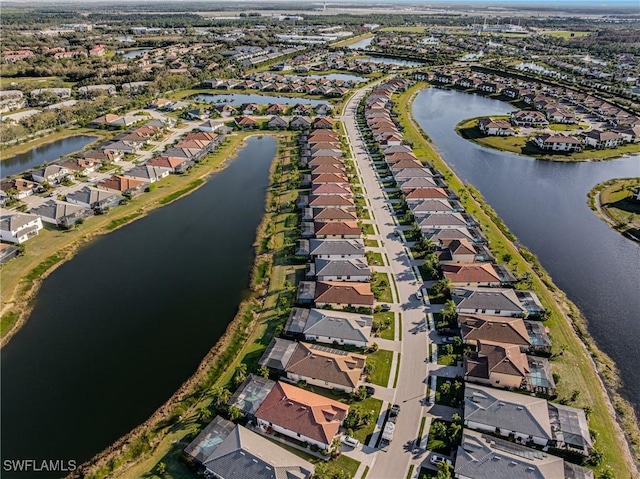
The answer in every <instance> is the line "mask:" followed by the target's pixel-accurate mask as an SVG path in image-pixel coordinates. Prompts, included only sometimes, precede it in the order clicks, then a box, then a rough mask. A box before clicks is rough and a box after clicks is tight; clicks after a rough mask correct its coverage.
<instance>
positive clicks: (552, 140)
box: [533, 133, 582, 152]
mask: <svg viewBox="0 0 640 479" xmlns="http://www.w3.org/2000/svg"><path fill="white" fill-rule="evenodd" d="M533 143H534V144H535V145H536V146H537V147H538V148H540V149H541V150H544V151H565V152H572V151H580V150H581V149H582V142H581V141H580V140H579V139H578V138H576V137H575V136H569V135H560V134H550V133H544V134H542V135H536V136H534V137H533Z"/></svg>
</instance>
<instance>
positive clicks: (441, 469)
mask: <svg viewBox="0 0 640 479" xmlns="http://www.w3.org/2000/svg"><path fill="white" fill-rule="evenodd" d="M452 472H453V471H452V470H451V465H450V464H449V463H448V462H446V461H444V462H441V463H439V464H438V474H437V475H436V479H452V477H453V476H452V475H451V473H452Z"/></svg>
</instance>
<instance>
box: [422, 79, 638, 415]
mask: <svg viewBox="0 0 640 479" xmlns="http://www.w3.org/2000/svg"><path fill="white" fill-rule="evenodd" d="M512 110H513V107H511V105H509V104H507V103H503V102H500V101H497V100H493V99H491V98H486V97H483V96H480V95H475V94H473V95H471V94H467V93H461V92H458V91H453V90H441V89H435V88H430V89H427V90H423V91H422V92H420V93H419V94H418V95H417V96H416V99H415V102H414V103H413V114H414V116H415V119H416V121H417V122H418V124H419V125H420V126H421V127H422V128H423V130H424V131H425V133H426V134H427V135H429V137H430V138H431V139H432V141H433V142H434V144H435V145H436V147H437V150H438V151H439V153H440V154H441V155H442V158H443V159H444V160H445V161H446V162H447V163H448V164H449V165H450V166H451V168H453V170H454V171H455V172H456V174H457V175H458V176H459V177H460V178H461V179H462V180H464V181H466V182H469V183H471V184H472V185H474V186H475V187H476V188H478V190H480V192H481V193H482V195H483V196H484V198H485V199H486V200H487V202H488V203H489V204H490V205H491V206H492V207H493V208H494V209H495V210H496V211H497V213H498V215H499V216H500V217H501V218H502V219H503V220H504V221H505V223H506V224H507V226H508V227H509V229H510V230H511V231H512V232H513V233H514V234H515V235H516V236H517V237H518V239H519V241H520V242H521V243H522V244H524V245H526V246H527V247H528V248H529V249H530V250H531V251H533V253H535V254H536V255H537V256H538V258H539V259H540V262H541V263H542V265H543V266H544V268H545V269H546V270H547V271H548V272H549V273H550V274H551V276H552V277H553V280H554V282H555V283H556V284H557V285H558V287H560V288H561V289H562V290H563V291H565V292H566V293H567V295H568V297H569V299H571V301H573V302H574V303H575V304H576V305H577V306H578V307H579V308H580V310H581V311H582V313H583V314H584V316H585V317H586V318H587V321H588V328H589V332H590V333H591V335H592V336H593V338H594V339H595V341H596V343H597V344H598V346H599V347H600V348H601V349H602V350H603V351H604V352H605V353H606V354H608V355H609V356H610V357H611V358H612V359H613V360H614V361H615V362H616V364H617V366H618V368H619V370H620V375H621V378H622V381H623V385H624V386H623V390H624V393H625V395H626V396H627V398H628V399H629V400H630V401H631V403H632V404H633V406H634V407H635V409H636V411H637V412H640V397H639V396H638V391H640V369H638V368H637V365H636V361H637V359H638V358H639V357H640V313H639V311H640V294H639V292H638V282H637V271H638V265H640V248H639V247H638V245H636V244H635V243H633V242H632V241H630V240H628V239H626V238H624V237H623V236H622V235H620V234H619V233H617V232H615V231H614V230H613V229H611V228H610V227H609V226H608V224H607V223H605V222H604V221H603V220H601V219H600V218H598V217H597V216H596V215H595V214H594V213H593V211H591V209H590V208H589V206H588V205H587V193H588V192H589V190H591V188H593V187H594V186H595V185H596V184H598V183H600V182H602V181H606V180H608V179H611V178H619V177H630V176H639V175H640V155H636V156H634V157H629V158H619V159H616V160H611V161H604V162H580V163H560V162H549V161H540V160H535V159H533V158H527V157H523V156H518V155H514V154H511V153H505V152H500V151H496V150H491V149H488V148H483V147H481V146H480V145H477V144H475V143H472V142H470V141H467V140H465V139H463V138H461V137H460V136H459V135H458V134H456V132H455V131H454V127H455V125H456V124H457V123H458V122H460V121H462V120H463V119H466V118H472V117H477V116H489V115H505V114H508V113H509V112H510V111H512Z"/></svg>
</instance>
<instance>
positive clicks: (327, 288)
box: [313, 281, 375, 309]
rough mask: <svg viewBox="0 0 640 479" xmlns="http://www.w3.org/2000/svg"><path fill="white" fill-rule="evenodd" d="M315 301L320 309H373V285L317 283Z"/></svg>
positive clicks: (332, 282)
mask: <svg viewBox="0 0 640 479" xmlns="http://www.w3.org/2000/svg"><path fill="white" fill-rule="evenodd" d="M313 301H314V303H315V305H316V307H318V308H322V307H323V306H329V307H331V308H334V309H344V308H352V307H353V308H372V307H373V304H374V302H375V299H374V297H373V293H372V292H371V285H370V284H369V283H359V282H353V281H318V282H316V288H315V296H314V298H313Z"/></svg>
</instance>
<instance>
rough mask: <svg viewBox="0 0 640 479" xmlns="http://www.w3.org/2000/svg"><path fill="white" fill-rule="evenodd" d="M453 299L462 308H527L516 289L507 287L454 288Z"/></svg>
mask: <svg viewBox="0 0 640 479" xmlns="http://www.w3.org/2000/svg"><path fill="white" fill-rule="evenodd" d="M451 296H452V298H453V301H454V302H455V303H456V306H457V307H458V308H460V309H491V310H503V311H522V312H523V313H525V312H526V310H525V309H524V308H523V307H522V305H521V304H520V301H519V300H518V297H517V296H516V294H515V291H514V290H512V289H506V288H454V289H453V291H452V292H451Z"/></svg>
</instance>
